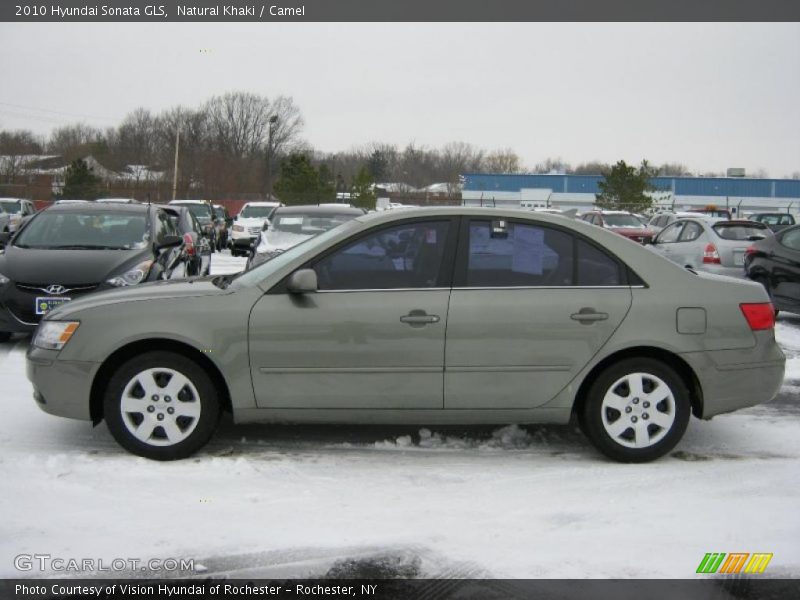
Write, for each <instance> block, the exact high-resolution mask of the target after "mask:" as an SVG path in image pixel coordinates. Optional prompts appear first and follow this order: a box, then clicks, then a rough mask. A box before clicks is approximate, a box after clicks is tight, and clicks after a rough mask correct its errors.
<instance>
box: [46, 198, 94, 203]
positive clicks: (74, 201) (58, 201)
mask: <svg viewBox="0 0 800 600" xmlns="http://www.w3.org/2000/svg"><path fill="white" fill-rule="evenodd" d="M89 202H91V200H77V199H72V198H66V199H64V200H56V201H55V202H53V204H87V203H89Z"/></svg>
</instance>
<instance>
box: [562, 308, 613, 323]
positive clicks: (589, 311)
mask: <svg viewBox="0 0 800 600" xmlns="http://www.w3.org/2000/svg"><path fill="white" fill-rule="evenodd" d="M569 318H570V319H572V320H573V321H580V322H581V324H583V325H590V324H592V323H594V322H595V321H605V320H606V319H608V313H604V312H597V311H596V310H595V309H593V308H589V307H584V308H582V309H580V310H579V311H578V312H576V313H572V314H571V315H570V316H569Z"/></svg>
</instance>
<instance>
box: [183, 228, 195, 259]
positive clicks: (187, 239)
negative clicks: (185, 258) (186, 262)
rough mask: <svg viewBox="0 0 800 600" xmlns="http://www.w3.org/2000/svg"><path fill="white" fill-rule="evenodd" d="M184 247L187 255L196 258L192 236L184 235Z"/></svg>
mask: <svg viewBox="0 0 800 600" xmlns="http://www.w3.org/2000/svg"><path fill="white" fill-rule="evenodd" d="M183 245H184V246H185V247H186V254H188V255H189V256H194V240H193V239H192V236H191V234H189V233H184V234H183Z"/></svg>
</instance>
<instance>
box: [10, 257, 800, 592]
mask: <svg viewBox="0 0 800 600" xmlns="http://www.w3.org/2000/svg"><path fill="white" fill-rule="evenodd" d="M212 264H213V265H214V266H213V269H214V272H216V273H219V272H234V271H236V270H238V269H240V268H241V267H242V266H243V264H244V259H234V258H231V257H230V256H229V255H227V253H222V254H215V255H214V257H213V261H212ZM776 335H777V336H778V339H779V341H780V343H781V345H782V347H783V348H784V349H785V351H786V353H787V356H788V357H789V360H788V361H787V383H786V386H785V387H784V389H783V390H782V392H781V395H779V399H778V400H779V401H778V400H776V402H777V404H776V403H770V404H768V405H765V406H762V407H756V408H753V409H749V410H746V411H740V412H738V413H735V414H732V415H724V416H720V417H717V418H715V419H713V420H712V421H709V422H706V421H698V420H696V419H693V420H692V422H691V423H690V425H689V430H688V431H687V434H686V436H685V438H684V440H683V441H682V442H681V444H680V445H679V446H678V448H677V449H676V451H674V452H673V453H671V455H670V456H667V457H665V458H664V459H662V460H660V461H657V462H655V463H650V464H644V465H621V464H616V463H612V462H609V461H607V460H605V459H604V458H602V457H601V456H600V455H598V454H597V453H596V452H595V451H594V450H593V449H592V447H591V446H590V445H589V443H588V442H587V441H586V440H585V439H584V438H583V436H582V435H581V434H580V433H579V432H577V430H576V429H575V428H573V427H571V426H564V427H557V426H548V427H520V426H517V425H509V426H506V427H502V428H495V429H492V428H478V427H471V428H460V429H438V428H434V429H428V428H402V427H400V428H398V427H376V426H372V427H322V426H254V425H248V426H235V425H233V424H232V423H231V422H230V421H229V420H224V421H223V423H222V424H221V426H220V430H219V431H218V433H217V434H216V435H215V437H214V439H213V440H212V442H211V443H210V444H209V446H208V447H207V448H206V449H204V450H203V451H202V452H200V453H199V454H198V455H197V456H195V457H193V458H191V459H187V460H184V461H180V462H172V463H157V462H152V461H148V460H145V459H141V458H137V457H134V456H132V455H129V454H127V453H125V452H124V451H123V450H121V449H120V448H119V447H118V446H117V445H116V443H115V442H114V441H113V439H112V438H111V436H110V435H109V434H108V432H107V430H106V428H105V425H101V426H99V427H97V428H92V426H91V425H90V424H89V423H85V422H80V421H70V420H67V419H59V418H56V417H52V416H49V415H46V414H45V413H43V412H41V411H40V410H39V409H38V408H37V407H36V406H35V404H34V401H33V399H32V398H31V387H30V384H29V382H28V381H27V379H26V378H25V364H24V363H25V360H24V353H25V349H26V347H27V344H28V339H27V338H19V337H17V338H15V339H14V340H13V341H12V342H10V343H8V344H1V345H0V378H1V379H0V381H2V382H3V390H4V394H3V398H2V403H3V406H4V408H5V410H4V413H3V419H1V420H0V481H2V485H3V493H2V494H0V514H2V515H3V519H2V521H0V577H12V576H18V575H20V573H18V572H17V571H15V569H14V566H13V557H14V556H16V555H18V554H23V553H28V554H32V553H49V554H51V555H52V556H54V557H55V556H60V557H67V558H68V557H78V558H84V557H90V558H96V559H100V558H102V559H104V560H106V561H109V562H110V561H111V560H112V559H113V558H118V557H123V558H126V557H132V558H140V559H148V558H151V557H156V558H162V559H163V558H168V557H184V558H193V559H195V560H196V561H197V564H198V565H199V566H198V567H197V569H196V575H197V576H203V577H207V576H217V575H219V574H221V573H225V574H229V575H236V576H241V577H251V576H257V575H261V576H270V577H285V576H320V575H322V574H324V573H325V572H326V571H328V569H330V568H331V566H335V565H337V564H341V561H342V560H344V559H350V560H380V561H382V564H388V565H394V566H395V567H396V568H398V569H403V568H404V569H407V570H408V572H410V573H412V574H415V575H416V576H443V577H449V576H459V577H469V576H478V577H485V576H491V577H514V578H522V577H526V578H528V577H530V578H544V577H547V578H554V577H600V578H604V577H615V578H626V577H647V578H687V577H693V576H694V572H695V569H696V567H697V565H698V564H699V562H700V559H701V558H702V557H703V555H704V554H705V553H706V552H712V551H713V552H773V553H774V555H775V556H774V558H773V560H772V562H771V563H770V565H769V569H768V572H769V573H770V574H772V575H774V576H777V575H785V576H794V577H797V576H798V575H800V552H798V545H797V539H799V538H800V511H798V510H797V506H798V500H800V485H798V483H800V411H798V410H797V400H798V394H800V387H798V386H800V317H790V316H783V315H782V316H781V318H780V319H779V322H778V325H777V327H776ZM398 565H399V566H398ZM395 567H393V568H395ZM31 574H33V575H37V574H38V573H31ZM51 574H52V573H51ZM133 575H136V573H133Z"/></svg>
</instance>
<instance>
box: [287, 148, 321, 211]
mask: <svg viewBox="0 0 800 600" xmlns="http://www.w3.org/2000/svg"><path fill="white" fill-rule="evenodd" d="M275 193H276V194H277V195H278V197H279V198H280V199H281V201H282V202H284V203H286V204H317V203H319V202H330V201H331V200H332V199H333V198H334V193H335V192H334V187H333V182H332V176H331V173H330V169H327V168H326V169H324V170H323V171H322V172H320V171H318V170H317V169H315V168H314V165H313V164H311V160H310V159H309V157H308V155H306V154H301V153H292V154H290V155H289V156H288V157H287V158H285V159H284V160H283V161H282V162H281V171H280V179H279V180H278V182H277V183H276V184H275Z"/></svg>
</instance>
